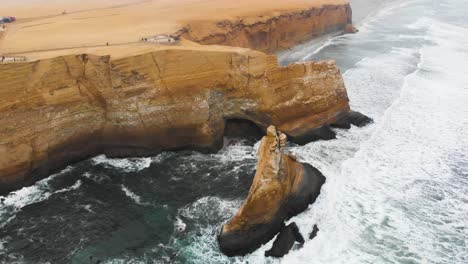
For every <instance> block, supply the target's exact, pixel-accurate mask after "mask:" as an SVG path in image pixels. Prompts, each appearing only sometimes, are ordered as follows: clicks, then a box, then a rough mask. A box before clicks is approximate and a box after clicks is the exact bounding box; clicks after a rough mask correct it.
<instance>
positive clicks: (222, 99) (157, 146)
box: [0, 46, 349, 193]
mask: <svg viewBox="0 0 468 264" xmlns="http://www.w3.org/2000/svg"><path fill="white" fill-rule="evenodd" d="M0 79H1V82H0V192H1V193H5V192H8V191H11V190H14V189H17V188H19V187H21V186H24V185H27V184H30V183H32V182H34V181H36V180H37V179H39V178H41V177H44V176H47V175H50V174H51V173H53V172H55V171H56V170H58V169H61V168H64V167H65V166H66V165H68V164H70V163H72V162H76V161H80V160H83V159H86V158H88V157H91V156H94V155H98V154H101V153H105V154H106V155H108V156H111V157H123V156H147V155H153V154H156V153H158V152H160V151H161V150H175V149H182V148H192V149H197V150H201V151H213V150H216V149H218V148H219V147H221V144H222V138H223V134H224V129H225V124H226V122H227V121H229V120H232V119H237V120H248V121H251V122H253V123H254V124H256V125H257V126H258V127H259V128H261V129H263V130H265V129H266V128H267V126H269V125H270V124H274V125H275V126H277V127H278V128H279V129H281V131H284V133H286V134H287V135H288V136H291V137H292V138H294V137H301V136H304V135H307V134H308V133H309V132H310V131H312V130H314V129H315V128H317V127H320V126H322V125H324V124H329V123H333V122H334V121H335V120H336V118H337V117H339V116H341V115H343V114H346V113H349V105H348V97H347V94H346V90H345V86H344V84H343V79H342V77H341V75H340V72H339V70H338V69H337V67H336V65H335V63H334V62H332V61H325V62H306V63H303V64H292V65H289V66H288V67H281V66H279V65H278V62H277V59H276V57H275V56H269V55H265V54H263V53H260V52H255V51H251V50H247V49H240V48H222V49H221V48H220V47H212V48H211V47H205V46H203V47H202V48H199V49H197V48H195V47H194V48H193V49H176V48H168V49H166V50H159V51H154V52H149V53H144V54H140V55H135V56H131V57H125V58H119V59H111V57H109V56H94V55H86V54H84V55H70V56H64V57H57V58H52V59H44V60H40V61H35V62H27V63H13V64H0Z"/></svg>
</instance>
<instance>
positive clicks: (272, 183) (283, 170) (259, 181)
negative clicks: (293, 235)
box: [218, 126, 325, 256]
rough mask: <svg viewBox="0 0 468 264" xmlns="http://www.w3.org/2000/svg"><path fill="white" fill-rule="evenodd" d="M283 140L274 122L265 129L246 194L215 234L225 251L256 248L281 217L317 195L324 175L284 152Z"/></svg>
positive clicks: (275, 230)
mask: <svg viewBox="0 0 468 264" xmlns="http://www.w3.org/2000/svg"><path fill="white" fill-rule="evenodd" d="M286 142H287V136H286V135H285V134H283V133H281V132H279V131H277V129H276V128H275V127H274V126H270V127H269V128H268V129H267V135H266V136H265V137H263V139H262V142H261V144H260V148H259V150H258V163H257V171H256V173H255V177H254V180H253V183H252V186H251V188H250V191H249V195H248V197H247V199H246V200H245V202H244V204H243V205H242V207H241V208H240V209H239V211H238V212H237V213H236V215H235V216H234V217H233V218H232V219H231V220H230V221H229V222H228V223H227V224H225V225H224V226H223V228H222V230H221V233H220V235H219V237H218V242H219V246H220V249H221V251H222V252H223V253H225V254H226V255H228V256H235V255H245V254H248V253H250V252H252V251H254V250H256V249H257V248H259V247H260V246H261V245H262V244H264V243H266V242H268V241H269V240H271V239H272V238H273V237H274V236H275V235H276V234H277V233H278V232H279V231H280V230H281V229H282V227H283V226H284V221H285V220H287V219H288V218H290V217H292V216H294V215H297V214H298V213H300V212H302V211H304V210H305V209H307V207H308V206H309V204H311V203H313V202H314V201H315V199H316V198H317V197H318V195H319V193H320V189H321V186H322V185H323V183H324V182H325V177H324V176H323V175H322V174H321V173H320V172H319V171H318V170H317V169H315V168H314V167H312V166H311V165H309V164H305V163H300V162H297V161H296V160H295V159H294V158H293V157H291V156H289V155H286V154H285V153H284V148H285V145H286Z"/></svg>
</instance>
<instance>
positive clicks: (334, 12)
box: [176, 4, 352, 53]
mask: <svg viewBox="0 0 468 264" xmlns="http://www.w3.org/2000/svg"><path fill="white" fill-rule="evenodd" d="M350 23H352V12H351V7H350V6H349V4H337V5H322V6H319V7H312V8H309V9H303V10H300V11H295V12H284V13H281V14H279V15H270V16H263V15H262V16H258V17H246V18H237V19H236V20H222V21H218V22H213V21H210V20H208V21H198V22H197V23H192V24H191V25H189V26H187V27H185V28H183V29H181V30H180V31H179V32H178V33H176V34H177V35H179V36H181V37H183V38H186V39H189V40H192V41H194V42H197V43H201V44H207V45H210V44H218V45H226V46H235V47H244V48H251V49H255V50H259V51H263V52H267V53H273V52H275V51H278V50H282V49H286V48H290V47H293V46H295V45H298V44H300V43H302V42H305V41H308V40H311V39H313V38H315V37H318V36H321V35H323V34H325V33H328V32H333V31H339V32H344V31H345V29H346V25H348V24H350Z"/></svg>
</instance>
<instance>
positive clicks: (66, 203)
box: [0, 0, 468, 264]
mask: <svg viewBox="0 0 468 264" xmlns="http://www.w3.org/2000/svg"><path fill="white" fill-rule="evenodd" d="M351 2H352V7H353V10H354V14H355V18H356V19H355V21H356V25H357V27H358V28H359V32H358V33H357V34H352V35H339V36H333V35H330V36H325V37H323V38H321V39H320V40H314V41H312V42H310V43H306V44H303V45H300V46H298V47H296V48H293V49H291V50H288V51H286V52H282V53H280V54H279V57H280V61H281V63H283V64H287V63H292V62H297V61H306V60H323V59H335V60H336V61H337V64H338V66H339V67H340V69H341V71H342V73H343V77H344V80H345V84H346V87H347V90H348V95H349V97H350V100H351V107H352V108H353V109H354V110H357V111H360V112H362V113H364V114H366V115H368V116H370V117H372V118H373V119H374V121H375V122H374V123H373V124H371V125H368V126H366V127H363V128H357V127H352V128H351V129H350V130H340V129H337V130H336V132H337V135H338V136H337V139H335V140H331V141H318V142H312V143H310V144H307V145H305V146H294V145H291V146H290V147H289V151H291V152H292V153H294V154H295V155H296V156H297V157H298V159H299V160H300V161H303V162H308V163H310V164H312V165H313V166H315V167H317V168H318V169H319V170H320V171H321V172H322V173H323V174H324V175H325V176H326V177H327V182H326V184H325V185H324V186H323V187H322V192H321V194H320V196H319V198H318V199H317V201H316V202H315V203H314V204H313V205H311V206H310V207H309V209H308V210H306V211H305V212H303V213H302V214H300V215H298V216H296V217H294V218H292V219H290V220H289V222H296V223H297V224H298V226H299V229H300V231H301V233H302V234H303V236H304V237H308V234H309V233H310V232H311V230H312V228H313V226H314V224H317V225H318V227H319V229H320V231H319V232H318V235H317V237H316V238H314V239H313V240H307V239H306V243H305V244H304V246H303V247H298V246H296V247H295V248H294V250H293V251H291V252H290V253H289V254H288V255H287V256H285V257H284V258H282V259H272V258H266V257H264V252H265V250H267V249H269V248H270V247H271V245H272V242H269V243H268V244H266V245H264V246H263V247H261V248H260V249H259V250H257V251H255V252H254V253H252V254H250V255H247V256H244V257H237V258H228V257H226V256H224V255H223V254H221V253H220V252H219V250H218V247H217V242H216V235H217V233H218V232H219V230H220V228H221V226H222V224H223V223H224V222H226V221H227V220H228V219H229V218H230V217H231V216H232V215H233V214H234V213H235V212H236V211H237V209H238V208H239V207H240V205H241V203H242V201H243V199H244V198H245V197H246V195H247V192H248V189H249V187H250V184H251V181H252V177H253V173H254V171H255V165H256V150H257V148H258V142H253V141H249V140H239V139H226V140H225V147H224V148H223V149H222V150H221V151H219V152H218V153H216V154H210V155H205V154H200V153H197V152H190V151H184V152H164V153H162V154H160V155H158V156H155V157H150V158H130V159H109V158H107V157H105V156H98V157H94V158H92V159H90V160H86V161H83V162H80V163H78V164H74V165H72V166H69V167H68V168H66V169H65V170H63V171H62V172H60V173H57V174H55V175H52V176H50V177H48V178H46V179H44V180H42V181H40V182H37V183H36V184H35V185H33V186H30V187H26V188H23V189H21V190H19V191H17V192H15V193H11V194H9V195H8V196H6V197H2V198H3V199H4V202H3V204H2V205H0V262H2V263H200V264H205V263H251V264H252V263H286V264H289V263H291V264H293V263H294V264H295V263H347V264H350V263H351V264H352V263H447V264H452V263H455V264H458V263H460V264H462V263H468V66H467V63H468V26H467V25H468V1H464V0H437V1H436V0H414V1H412V0H407V1H398V0H394V1H372V0H355V1H351Z"/></svg>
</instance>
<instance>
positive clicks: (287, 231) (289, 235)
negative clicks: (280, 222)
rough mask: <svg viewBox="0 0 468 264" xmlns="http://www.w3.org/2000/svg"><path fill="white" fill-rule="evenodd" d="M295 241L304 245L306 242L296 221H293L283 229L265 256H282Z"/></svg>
mask: <svg viewBox="0 0 468 264" xmlns="http://www.w3.org/2000/svg"><path fill="white" fill-rule="evenodd" d="M295 242H298V243H299V244H301V245H302V244H304V238H303V237H302V235H301V233H300V232H299V228H298V227H297V225H296V223H291V224H290V225H288V226H286V227H283V229H281V232H280V233H279V235H278V237H277V238H276V240H275V242H273V246H272V247H271V249H270V250H268V251H266V252H265V256H267V257H276V258H281V257H283V256H284V255H286V254H288V253H289V251H290V250H291V249H292V247H293V246H294V243H295Z"/></svg>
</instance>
